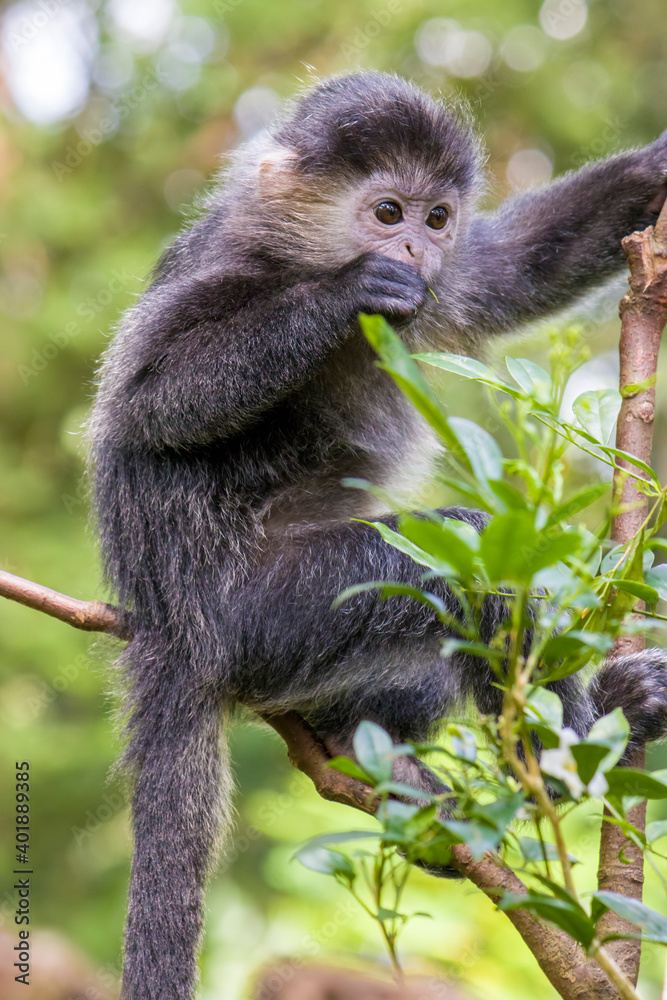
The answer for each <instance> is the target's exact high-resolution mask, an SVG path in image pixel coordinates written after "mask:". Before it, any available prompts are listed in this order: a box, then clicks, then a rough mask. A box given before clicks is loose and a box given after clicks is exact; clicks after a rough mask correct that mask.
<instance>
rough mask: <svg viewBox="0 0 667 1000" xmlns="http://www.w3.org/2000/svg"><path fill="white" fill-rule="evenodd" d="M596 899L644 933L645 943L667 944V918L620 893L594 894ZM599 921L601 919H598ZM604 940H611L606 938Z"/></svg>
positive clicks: (614, 936)
mask: <svg viewBox="0 0 667 1000" xmlns="http://www.w3.org/2000/svg"><path fill="white" fill-rule="evenodd" d="M591 895H592V896H593V898H594V899H597V900H598V902H599V903H602V905H603V906H605V907H606V908H607V909H609V910H613V911H614V913H617V914H618V915H619V917H623V919H624V920H629V921H630V922H631V923H633V924H634V925H635V926H636V927H638V928H639V929H640V930H641V931H642V935H641V936H642V938H643V939H644V940H645V941H657V942H658V943H659V944H667V917H664V916H663V915H662V914H661V913H657V912H656V911H655V910H652V909H651V908H650V907H649V906H646V905H645V904H644V903H640V902H639V900H638V899H630V898H629V897H628V896H623V895H622V894H621V893H620V892H605V891H600V892H593V893H591ZM598 919H599V918H598ZM610 937H613V938H618V937H629V938H632V937H636V935H632V934H627V935H626V934H620V935H617V934H614V935H610ZM604 940H609V938H605V939H604Z"/></svg>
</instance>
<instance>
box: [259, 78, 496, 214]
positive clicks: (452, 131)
mask: <svg viewBox="0 0 667 1000" xmlns="http://www.w3.org/2000/svg"><path fill="white" fill-rule="evenodd" d="M272 135H273V137H274V139H275V141H276V142H278V143H279V144H280V145H282V146H286V147H287V148H288V149H293V150H295V151H296V154H297V164H298V169H299V170H300V171H302V172H303V173H305V174H306V175H308V176H319V177H326V176H327V175H332V176H333V177H335V178H336V180H339V179H340V178H341V177H348V176H349V177H351V178H353V179H354V178H358V177H369V176H370V175H371V174H373V173H376V172H379V171H382V170H396V171H398V172H400V169H401V166H402V165H405V166H407V167H408V169H409V170H414V168H415V166H417V165H420V166H421V167H422V168H423V170H424V172H425V173H426V174H428V176H429V178H430V179H431V181H432V182H435V183H440V184H442V185H443V186H447V185H450V184H453V185H455V186H456V187H457V189H458V190H459V192H460V193H461V194H462V195H464V196H465V195H467V194H468V193H469V192H471V191H472V190H474V188H475V187H476V185H477V184H478V183H479V180H480V152H479V144H478V140H477V137H476V134H475V131H474V129H473V126H472V122H471V119H470V117H469V116H468V115H465V114H464V112H463V110H462V105H460V104H459V105H456V106H454V105H450V106H449V107H447V106H445V105H444V104H443V103H440V102H438V101H435V100H434V99H433V98H432V97H430V96H429V95H427V94H425V93H424V92H423V91H422V90H419V88H417V87H415V86H414V85H413V84H411V83H408V82H407V81H406V80H402V79H401V78H400V77H397V76H390V75H389V74H386V73H363V74H357V75H354V76H341V77H334V78H333V79H331V80H328V81H326V82H324V83H323V84H321V85H320V86H319V87H316V88H315V89H314V90H312V91H311V92H310V93H308V94H306V96H305V97H303V98H301V100H299V101H298V102H297V103H296V105H295V107H294V113H293V114H291V115H290V116H289V117H288V119H287V120H286V121H285V122H283V123H282V124H281V125H279V126H278V127H277V128H275V129H272Z"/></svg>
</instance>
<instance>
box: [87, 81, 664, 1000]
mask: <svg viewBox="0 0 667 1000" xmlns="http://www.w3.org/2000/svg"><path fill="white" fill-rule="evenodd" d="M666 169H667V135H663V136H662V137H661V138H660V139H658V140H657V141H656V142H654V143H653V144H651V145H649V146H647V147H646V148H644V149H639V150H635V151H632V152H629V153H625V154H622V155H620V156H616V157H614V158H612V159H609V160H606V161H604V162H600V163H596V164H593V165H591V166H587V167H585V168H583V169H582V170H580V171H578V172H576V173H573V174H570V175H568V176H566V177H564V178H562V179H560V180H558V181H556V182H555V183H553V184H551V185H549V186H547V187H543V188H540V189H538V190H536V191H532V192H529V193H527V194H523V195H521V196H519V197H517V198H514V199H512V200H510V201H508V202H507V203H506V204H505V205H503V206H502V207H501V208H500V210H499V211H498V212H496V213H494V214H480V213H478V212H476V211H475V202H476V198H477V196H478V193H479V191H480V187H481V184H482V177H481V168H480V153H479V149H478V142H477V139H476V138H475V136H474V133H473V131H472V127H471V125H470V123H469V122H468V120H467V119H466V118H465V117H464V116H462V115H461V114H460V113H458V112H456V111H455V110H453V109H451V108H448V107H447V106H446V105H445V104H442V103H440V102H437V101H435V100H433V99H432V98H431V97H429V96H427V95H426V94H424V93H422V92H421V91H420V90H418V89H417V88H415V87H414V86H412V85H410V84H409V83H406V82H404V81H403V80H400V79H398V78H396V77H393V76H387V75H383V74H377V73H369V74H360V75H353V76H348V77H343V78H338V79H332V80H329V81H326V82H324V83H322V84H321V85H320V86H317V87H315V89H313V90H311V91H310V92H309V93H307V94H306V95H305V96H303V97H302V98H301V99H300V100H298V101H297V102H296V103H295V104H294V105H293V106H292V107H291V108H289V109H288V110H287V112H286V113H285V115H284V116H283V117H282V118H281V119H280V120H279V121H277V122H276V124H275V125H274V127H273V128H271V129H270V130H269V131H268V132H267V133H266V134H265V135H264V136H262V137H261V138H260V139H258V140H256V141H254V142H252V143H250V144H249V145H247V146H244V147H241V149H239V150H238V152H237V153H236V155H235V157H234V160H233V163H232V166H231V169H230V170H229V172H228V174H227V176H226V177H225V178H224V179H223V181H222V182H221V183H220V185H219V186H218V187H217V188H216V190H215V192H214V193H213V195H212V197H211V199H210V202H209V204H208V207H207V209H206V211H205V212H204V213H203V214H202V215H201V217H200V218H199V220H198V221H197V222H195V223H194V225H192V226H191V227H190V228H189V229H187V230H186V231H185V232H183V233H182V234H181V235H180V236H179V237H178V238H177V239H176V240H175V242H174V244H173V245H172V247H171V248H170V249H169V250H168V251H167V252H166V253H165V254H164V256H163V258H162V260H161V261H160V263H159V264H158V266H157V269H156V272H155V275H154V278H153V281H152V283H151V285H150V287H148V289H147V290H146V291H145V293H144V294H143V296H142V298H141V299H140V301H139V302H138V304H137V305H136V306H135V307H134V308H133V309H131V310H130V311H129V312H128V314H127V316H126V317H125V319H124V321H123V323H122V325H121V327H120V329H119V331H118V333H117V335H116V338H115V340H114V342H113V344H112V346H111V348H110V350H109V352H108V354H107V357H106V359H105V362H104V365H103V367H102V371H101V376H100V386H99V393H98V397H97V403H96V406H95V411H94V414H93V418H92V442H93V461H94V473H95V482H96V491H95V508H96V514H97V519H98V524H99V531H100V536H101V542H102V551H103V556H104V564H105V569H106V573H107V575H108V579H109V581H110V583H111V585H112V586H113V588H114V590H115V592H116V594H117V598H118V600H119V602H120V603H121V605H122V607H123V608H125V609H127V611H128V613H130V614H131V615H132V622H133V629H134V638H133V639H132V641H131V642H130V644H129V645H128V647H127V650H126V652H125V654H124V656H123V662H124V664H125V667H126V670H127V675H128V680H129V698H130V707H131V718H130V723H129V740H128V747H127V751H126V755H125V763H126V765H127V767H128V768H129V769H130V772H131V773H132V775H133V779H134V801H133V825H134V836H135V849H134V861H133V866H132V880H131V888H130V902H129V913H128V918H127V929H126V938H125V971H124V978H123V992H122V996H123V1000H188V998H190V997H192V994H193V989H194V984H195V978H196V949H197V942H198V940H199V936H200V932H201V925H202V892H203V887H204V883H205V879H206V875H207V872H208V870H209V867H210V864H211V856H212V851H213V846H214V842H215V840H216V836H217V833H218V830H219V828H220V826H221V825H222V826H224V825H228V824H229V822H230V816H231V812H232V807H231V782H230V779H229V771H228V767H227V763H226V756H225V754H224V752H221V748H220V730H221V719H222V717H223V715H224V714H225V713H226V712H227V711H228V710H229V709H230V708H231V707H232V706H233V705H234V704H235V703H236V702H239V701H241V702H243V703H245V704H246V705H250V706H253V707H255V708H257V709H259V710H262V711H264V712H267V711H272V710H279V709H286V708H292V709H296V710H297V711H299V712H301V713H302V714H303V715H304V716H305V717H306V718H307V719H308V720H309V721H310V723H311V724H312V725H313V726H314V728H315V729H316V731H317V732H318V734H319V735H320V736H321V737H322V738H323V739H325V740H329V741H330V742H333V741H335V742H337V743H338V744H341V743H343V744H344V745H347V744H349V740H350V737H351V734H352V733H353V732H354V730H355V728H356V726H357V724H358V723H359V721H360V720H362V719H372V720H375V721H376V722H378V723H380V724H381V725H382V726H384V728H385V729H387V730H388V731H389V732H390V733H391V735H392V737H393V738H394V739H395V740H397V741H401V740H404V739H406V738H411V739H419V740H422V739H424V738H425V737H426V736H427V734H428V733H429V730H430V729H431V727H432V726H433V725H434V724H435V723H437V721H438V720H440V719H442V718H443V716H446V715H447V713H448V712H450V711H451V710H452V707H453V706H454V705H455V704H457V703H459V702H460V701H461V700H462V699H465V698H466V697H467V696H468V695H472V697H473V698H474V701H475V702H476V704H477V705H478V706H479V708H480V709H481V710H482V711H484V712H497V711H498V710H499V708H500V703H499V699H498V691H497V689H496V688H495V687H493V686H492V677H491V676H490V674H489V670H488V668H487V666H486V665H485V664H484V663H483V662H482V661H480V660H476V659H473V658H471V657H470V656H468V655H466V654H464V653H455V654H453V655H452V656H451V657H449V658H448V659H443V658H442V657H441V656H440V655H439V654H440V648H441V645H442V640H443V637H444V635H445V634H446V633H445V629H444V628H443V627H442V625H441V624H439V622H437V621H436V620H434V618H433V616H432V614H431V613H430V611H429V610H428V609H427V608H425V607H424V606H422V605H420V604H418V603H416V602H412V601H409V600H407V599H403V598H393V599H392V600H389V601H386V602H380V601H379V600H378V599H377V595H376V594H375V593H373V592H366V593H362V594H358V595H357V596H356V597H355V598H353V599H351V600H349V601H347V602H346V603H344V604H343V605H342V606H341V607H338V608H336V609H333V607H332V602H333V601H334V599H335V597H336V596H337V595H338V594H340V593H341V591H342V590H344V589H345V588H346V587H348V586H350V585H352V584H357V583H362V582H365V581H370V580H383V579H385V580H403V581H405V582H406V583H408V584H415V585H418V584H419V582H420V575H421V570H420V567H419V566H417V565H416V564H415V563H414V562H412V561H411V560H410V559H409V558H408V557H407V556H405V555H403V554H401V553H400V552H398V551H396V550H395V549H393V548H390V547H389V546H387V545H386V544H385V543H384V542H383V541H382V539H381V537H380V535H379V533H378V532H377V531H376V530H375V529H373V528H371V527H368V526H367V525H365V524H360V523H358V522H356V521H355V522H353V521H351V520H350V518H351V517H352V516H354V517H361V518H367V519H368V518H379V519H381V520H383V521H384V522H385V523H387V524H393V523H394V518H393V516H392V514H391V513H390V512H387V511H382V510H380V509H378V508H377V506H375V501H374V500H373V499H372V498H370V497H369V496H365V495H363V496H360V494H359V492H357V491H353V490H349V489H345V488H344V487H343V486H342V485H341V480H343V479H344V478H345V477H348V476H353V477H358V478H363V479H367V480H369V481H370V482H372V483H375V484H377V485H379V486H384V487H388V488H390V489H391V490H392V491H394V492H396V491H397V490H398V489H399V487H400V491H401V492H402V494H404V495H405V497H407V498H409V497H410V496H413V497H414V496H416V494H417V490H418V488H419V486H421V485H422V484H423V482H424V480H425V477H426V476H427V475H428V473H429V470H430V468H431V463H432V459H433V457H434V455H435V454H436V446H435V443H434V441H433V439H432V438H431V436H430V435H429V432H428V430H427V429H426V428H425V426H424V424H423V422H422V421H421V419H420V418H419V417H418V416H417V415H416V414H415V412H414V410H413V409H412V408H411V406H410V405H409V404H408V403H407V402H406V400H405V399H404V397H403V396H402V395H401V393H400V392H399V391H398V390H397V389H396V387H395V386H394V384H393V382H392V381H391V380H390V379H389V378H388V377H387V376H386V375H385V374H384V373H383V372H381V371H380V370H379V369H378V368H377V367H376V366H375V364H374V357H373V353H372V351H371V350H370V348H369V346H368V344H367V343H366V341H365V339H364V338H363V336H362V334H361V332H360V330H359V327H358V323H357V316H358V314H359V313H360V312H365V313H381V314H383V315H384V316H386V317H387V318H388V319H389V320H391V322H392V323H393V324H394V325H395V326H396V328H397V330H398V331H399V333H400V336H401V337H402V338H403V339H404V342H405V343H406V344H407V345H408V346H409V347H410V348H411V349H417V350H424V349H429V348H433V347H439V348H441V349H442V348H443V347H446V348H452V347H455V346H458V347H459V348H460V349H462V350H463V351H464V352H465V353H473V352H474V351H475V350H476V349H478V348H479V347H481V346H482V345H483V344H484V343H485V342H486V341H487V340H488V339H489V338H490V337H491V335H492V334H494V333H496V332H500V331H506V330H509V329H512V328H513V327H516V326H518V325H520V324H522V323H526V322H528V321H530V320H533V319H535V318H537V317H541V316H545V315H547V314H549V313H551V312H553V311H555V310H558V309H560V308H562V307H564V306H566V305H567V304H568V303H571V302H572V301H573V300H574V299H575V298H576V297H578V296H580V295H582V294H583V293H585V292H586V291H587V290H589V289H591V288H592V287H594V286H595V285H597V284H599V283H600V282H601V281H603V280H604V279H605V278H607V276H609V275H611V274H613V273H614V272H616V271H618V270H619V269H621V268H622V266H623V254H622V251H621V239H622V237H623V236H625V235H626V234H627V233H629V232H631V231H632V230H633V229H637V228H641V227H644V226H645V225H647V224H648V223H649V222H651V221H652V220H653V219H654V218H655V211H656V210H657V209H658V208H659V207H660V205H661V204H662V201H663V200H664V192H665V188H664V183H663V179H664V177H665V170H666ZM429 286H430V287H431V288H432V289H433V291H434V292H435V294H434V295H432V294H430V293H429V291H428V289H429ZM445 513H446V514H447V516H448V517H454V518H458V519H460V520H462V521H465V522H467V523H468V524H471V525H473V526H474V527H475V528H476V529H478V530H482V528H483V526H484V517H483V516H482V515H481V514H479V513H477V512H475V511H470V510H464V509H459V508H455V509H450V510H447V511H446V512H445ZM430 585H432V587H433V588H435V589H437V592H438V594H439V596H440V597H441V598H442V600H443V601H444V602H445V604H446V605H447V606H448V607H449V608H450V609H451V610H452V612H454V611H455V607H456V606H455V602H454V600H453V598H452V595H451V594H450V592H449V590H448V589H447V587H446V585H445V584H444V583H443V582H442V581H440V582H438V581H431V584H430ZM503 616H504V608H503V604H502V602H501V601H500V599H498V598H492V597H491V598H489V599H488V600H487V602H486V605H485V611H484V615H483V623H482V628H483V632H484V635H485V637H486V639H487V640H488V639H489V638H490V637H491V635H492V634H493V631H494V629H495V627H496V625H497V623H498V622H499V621H500V620H501V619H502V617H503ZM665 671H666V657H665V654H664V653H663V652H662V651H659V650H652V651H649V652H647V653H646V654H643V655H641V656H633V657H627V658H625V659H623V660H621V661H617V662H616V663H614V664H609V665H606V666H605V667H603V669H602V671H601V673H600V674H598V677H597V678H596V679H595V680H594V681H593V682H592V683H591V684H590V685H589V686H588V687H584V686H583V684H582V682H581V681H580V679H579V678H578V677H577V676H574V677H568V678H566V679H564V680H562V681H559V682H558V683H557V684H556V685H554V687H555V688H556V689H557V690H558V693H559V694H560V696H561V698H562V699H563V703H564V708H565V721H566V724H567V725H569V726H571V727H573V728H574V729H575V730H576V731H577V732H578V733H580V734H584V733H586V732H587V731H588V729H589V727H590V725H591V724H592V722H593V721H594V720H595V719H596V718H597V717H599V716H600V715H601V714H603V713H606V712H608V711H610V710H611V709H613V708H614V707H616V706H619V705H620V706H621V707H622V708H623V711H624V712H625V714H626V716H627V718H628V720H629V722H630V726H631V729H632V740H633V746H640V745H643V744H644V743H645V742H646V741H647V740H650V739H654V738H657V737H660V736H662V735H663V734H664V733H665V726H666V720H667V685H666V684H665V679H666V673H665ZM406 766H407V767H409V768H411V769H412V771H413V772H414V773H413V774H412V775H411V778H410V780H421V781H422V782H423V783H424V784H425V786H428V783H429V781H431V780H432V776H430V775H429V774H427V773H422V772H419V771H418V770H417V765H416V762H410V761H408V762H407V764H406Z"/></svg>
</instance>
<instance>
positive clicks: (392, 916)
mask: <svg viewBox="0 0 667 1000" xmlns="http://www.w3.org/2000/svg"><path fill="white" fill-rule="evenodd" d="M377 918H378V920H379V921H380V923H384V922H385V921H386V920H402V921H406V920H407V919H408V915H407V913H399V912H398V910H386V909H385V908H384V906H379V907H378V911H377Z"/></svg>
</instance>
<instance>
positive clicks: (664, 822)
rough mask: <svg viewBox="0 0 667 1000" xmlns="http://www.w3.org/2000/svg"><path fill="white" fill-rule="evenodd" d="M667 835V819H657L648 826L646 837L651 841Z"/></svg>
mask: <svg viewBox="0 0 667 1000" xmlns="http://www.w3.org/2000/svg"><path fill="white" fill-rule="evenodd" d="M665 836H667V819H656V820H654V821H653V823H648V824H647V826H646V839H647V840H648V841H650V842H653V841H654V840H660V838H661V837H665Z"/></svg>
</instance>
